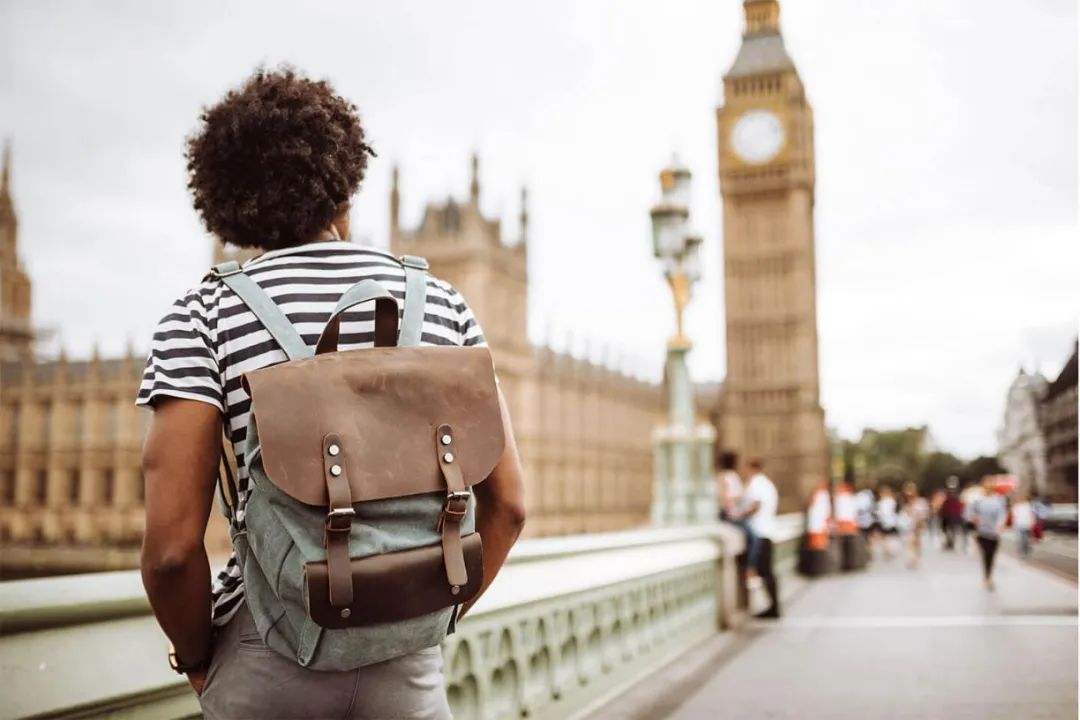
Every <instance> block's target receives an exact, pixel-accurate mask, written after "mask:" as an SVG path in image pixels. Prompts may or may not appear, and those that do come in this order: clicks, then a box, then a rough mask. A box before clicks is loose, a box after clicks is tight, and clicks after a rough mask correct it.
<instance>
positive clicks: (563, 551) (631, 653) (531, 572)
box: [0, 516, 801, 720]
mask: <svg viewBox="0 0 1080 720" xmlns="http://www.w3.org/2000/svg"><path fill="white" fill-rule="evenodd" d="M780 520H781V532H780V536H779V537H778V538H777V540H778V553H777V554H778V557H779V558H783V560H781V562H784V563H785V564H786V565H790V558H792V557H793V549H794V546H795V542H794V541H795V539H796V538H797V537H798V535H799V533H800V530H801V518H799V517H797V516H785V517H783V518H781V519H780ZM741 544H742V538H741V536H740V534H739V533H738V532H736V531H734V530H733V529H732V528H730V527H728V526H717V525H709V526H695V527H684V528H668V529H658V528H649V529H641V530H633V531H624V532H615V533H596V534H590V535H577V536H568V537H559V538H543V539H535V540H525V541H522V542H521V543H519V544H518V546H517V547H515V549H514V552H513V553H512V554H511V557H510V559H509V561H508V563H507V566H506V567H505V568H504V570H503V572H502V573H501V574H500V576H499V578H498V580H497V581H496V582H495V583H493V585H492V587H491V589H490V590H489V591H488V593H487V594H486V595H485V596H484V597H483V598H481V600H480V601H479V602H478V603H477V604H476V606H475V607H474V608H473V610H472V612H471V613H470V614H469V615H468V616H467V617H466V618H464V619H463V620H462V621H461V623H460V624H459V625H458V631H457V632H456V633H455V634H454V635H452V636H450V637H449V638H448V639H447V641H446V643H445V645H444V648H443V655H444V658H445V659H446V679H447V687H448V692H449V695H450V699H451V704H452V706H453V709H454V714H455V717H456V718H458V719H459V720H473V719H478V718H485V719H487V718H492V719H495V718H520V717H522V716H523V715H525V714H527V715H528V717H530V718H559V719H560V720H563V719H566V718H573V717H578V716H581V715H583V714H585V713H587V712H588V711H589V710H590V709H591V708H594V707H596V706H598V705H599V704H601V703H603V702H604V701H605V700H607V699H609V698H611V697H613V696H615V695H617V694H618V693H620V692H621V691H622V690H624V689H625V688H627V687H629V686H630V685H631V684H633V683H634V682H636V681H637V680H638V679H640V678H641V677H643V676H644V675H645V674H646V673H648V672H651V671H652V670H654V669H655V668H656V667H658V666H660V665H662V664H664V663H665V662H668V661H669V660H671V659H674V658H675V657H677V656H678V655H679V654H681V653H683V652H685V651H686V650H688V649H689V648H691V647H693V646H694V645H696V644H697V643H699V642H702V641H703V640H705V639H707V638H709V637H711V636H712V635H713V634H714V633H716V632H718V631H720V630H721V629H723V628H725V627H727V626H730V625H731V624H733V623H734V622H736V621H737V618H738V610H737V609H736V607H735V597H736V587H735V577H736V573H735V564H734V555H735V554H736V553H738V552H739V550H740V549H741ZM0 633H2V635H0V697H3V698H4V701H3V703H2V705H0V717H2V718H31V717H80V718H83V717H139V718H149V719H153V718H180V717H191V716H197V715H198V704H197V702H196V701H195V698H194V696H193V695H192V694H191V692H190V691H189V690H188V688H187V685H186V683H185V682H184V681H183V679H182V678H180V677H178V676H177V675H175V674H174V673H172V672H171V671H170V670H169V669H168V667H167V666H166V664H165V639H164V637H163V636H162V634H161V631H160V630H159V629H158V627H157V624H156V622H155V621H154V618H153V617H152V616H151V615H149V607H148V605H147V603H146V599H145V596H144V594H143V590H142V585H141V582H140V580H139V576H138V573H137V572H133V571H124V572H114V573H98V574H93V575H78V576H68V577H58V578H47V579H39V580H20V581H13V582H6V583H0Z"/></svg>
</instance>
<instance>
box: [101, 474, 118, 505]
mask: <svg viewBox="0 0 1080 720" xmlns="http://www.w3.org/2000/svg"><path fill="white" fill-rule="evenodd" d="M115 495H116V477H115V475H114V473H113V470H112V468H109V469H108V470H106V471H105V472H104V473H102V476H101V501H102V502H103V503H104V504H105V505H112V503H113V498H114V497H115Z"/></svg>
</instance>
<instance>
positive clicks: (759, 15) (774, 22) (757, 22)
mask: <svg viewBox="0 0 1080 720" xmlns="http://www.w3.org/2000/svg"><path fill="white" fill-rule="evenodd" d="M743 12H744V13H745V15H746V29H745V31H744V32H743V36H744V37H745V36H747V35H760V34H764V33H778V32H780V2H779V0H743Z"/></svg>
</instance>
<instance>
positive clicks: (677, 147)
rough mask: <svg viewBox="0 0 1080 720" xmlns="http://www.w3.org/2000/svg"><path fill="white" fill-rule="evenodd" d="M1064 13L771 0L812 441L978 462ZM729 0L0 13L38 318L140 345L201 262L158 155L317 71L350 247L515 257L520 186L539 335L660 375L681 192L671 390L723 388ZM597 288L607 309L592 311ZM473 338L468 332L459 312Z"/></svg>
mask: <svg viewBox="0 0 1080 720" xmlns="http://www.w3.org/2000/svg"><path fill="white" fill-rule="evenodd" d="M1076 13H1077V4H1076V3H1075V2H1074V0H1012V1H1007V0H951V1H950V2H940V0H937V1H934V2H931V1H930V0H919V1H904V2H900V1H898V0H896V1H892V2H885V1H879V2H873V3H869V2H865V1H864V0H797V1H793V0H787V2H784V3H783V4H782V26H783V32H784V36H785V38H786V42H787V45H788V49H789V51H790V53H791V55H792V57H793V58H794V60H795V62H796V64H797V66H798V68H799V71H800V74H801V76H802V78H803V81H804V83H805V85H806V87H807V91H808V93H809V97H810V101H811V103H812V105H813V107H814V112H815V120H816V131H817V137H816V143H817V162H818V167H817V217H816V231H817V254H818V294H819V304H818V311H819V330H820V338H821V373H822V376H821V383H822V397H823V404H824V406H825V410H826V413H827V421H828V423H829V424H830V425H831V426H833V427H835V428H837V429H839V430H840V431H841V432H842V433H843V434H845V435H855V434H857V433H858V432H859V431H860V430H861V428H863V427H866V426H873V427H892V426H901V425H907V424H922V423H928V424H929V425H930V426H931V430H932V432H933V433H934V436H935V437H936V438H937V440H938V441H939V443H940V444H942V445H943V446H945V447H946V448H948V449H950V450H953V451H955V452H958V453H961V454H965V455H971V454H975V453H984V452H992V451H993V450H994V448H995V431H996V428H997V427H998V425H999V423H1000V419H1001V413H1002V410H1003V401H1004V395H1005V390H1006V388H1007V387H1008V385H1009V383H1010V381H1011V380H1012V378H1013V377H1014V376H1015V374H1016V372H1017V368H1018V367H1019V366H1020V364H1021V363H1027V364H1028V365H1029V367H1034V366H1036V365H1037V366H1039V367H1041V368H1043V369H1044V370H1045V371H1046V372H1055V371H1056V370H1057V369H1058V368H1059V367H1060V366H1061V364H1062V363H1063V361H1064V360H1065V357H1066V356H1067V354H1068V352H1069V349H1070V344H1071V342H1072V341H1073V339H1074V337H1075V335H1076V330H1077V318H1078V302H1077V294H1076V291H1075V282H1076V278H1077V270H1078V268H1080V264H1078V260H1080V245H1078V243H1077V237H1078V234H1077V17H1076ZM741 30H742V3H741V2H739V1H738V0H702V1H700V2H682V1H672V2H665V3H657V2H646V1H645V0H633V1H628V0H619V1H618V2H615V1H614V0H611V1H608V2H599V1H592V2H585V3H583V2H576V3H575V2H570V1H569V0H557V1H551V0H549V1H547V2H543V3H535V2H530V3H526V2H507V1H506V0H502V1H501V2H498V1H491V2H469V3H447V2H436V1H431V2H417V1H415V0H414V1H412V2H408V3H397V2H389V1H387V2H365V3H356V2H329V1H324V2H319V3H305V4H303V5H302V6H301V4H299V3H283V2H259V3H255V2H204V1H199V2H192V1H190V0H189V1H187V2H155V3H147V2H134V1H133V2H104V1H93V2H92V1H85V2H83V1H79V2H76V1H75V0H69V1H67V2H49V1H41V0H36V1H33V2H31V1H30V0H22V1H13V0H0V47H2V48H3V51H2V54H0V108H2V109H0V132H3V133H5V134H6V135H8V136H10V137H11V138H12V139H13V141H14V176H13V182H14V193H15V201H16V204H17V209H18V212H19V217H20V221H21V227H20V247H21V250H20V252H21V255H22V258H23V260H24V261H25V263H26V265H27V266H28V268H29V269H30V272H31V273H32V275H33V278H34V313H35V320H36V322H37V324H38V325H40V326H41V327H43V328H50V329H53V330H54V331H55V332H56V333H57V338H58V343H56V344H54V347H58V344H59V342H62V344H63V345H64V347H65V348H66V349H67V350H68V353H69V355H71V356H74V357H78V356H85V355H87V354H89V352H90V349H91V347H92V346H93V344H94V342H95V341H96V342H98V343H99V345H100V347H101V350H102V352H103V353H104V354H115V353H118V352H120V351H122V349H123V348H124V346H125V342H126V341H127V339H129V338H130V339H131V340H132V341H133V342H134V343H135V346H136V347H137V348H139V349H140V351H143V350H145V348H146V346H147V339H148V337H149V334H150V333H151V332H152V329H153V326H154V323H155V321H156V320H157V319H158V318H159V317H160V316H161V315H162V314H164V312H165V310H166V309H167V307H168V305H169V303H170V302H171V300H172V299H173V298H174V297H175V296H176V295H178V294H179V293H181V292H182V291H183V290H184V289H185V288H187V287H189V286H191V285H192V284H194V283H195V282H196V281H197V280H198V278H199V277H200V276H201V275H202V274H203V272H204V271H205V269H206V267H207V265H208V263H209V258H210V240H209V239H208V238H207V236H206V234H205V232H204V231H203V229H202V228H201V226H200V225H199V222H198V219H197V217H196V216H195V214H194V212H193V211H192V210H191V208H190V201H189V198H188V196H187V194H186V190H185V177H184V166H183V160H182V145H183V139H184V137H185V136H186V135H187V134H188V133H189V132H190V131H191V130H192V129H193V127H194V126H195V121H196V118H197V116H198V113H199V109H200V107H201V106H203V105H205V104H207V103H210V102H213V101H214V100H216V99H217V98H218V97H219V96H220V95H221V94H222V93H223V92H224V91H225V90H226V89H227V88H229V87H231V86H233V85H234V84H236V83H238V82H239V81H241V80H242V79H243V78H244V77H245V76H246V75H247V74H248V73H249V72H250V71H251V70H252V69H253V68H254V67H255V66H256V65H257V64H259V63H267V64H271V65H273V64H277V63H279V62H283V61H284V62H290V63H293V64H294V65H296V66H298V67H299V68H301V69H302V70H304V71H306V72H308V73H309V74H311V75H313V76H317V77H325V78H328V79H330V80H331V81H332V82H333V83H334V84H335V85H336V87H337V88H338V90H339V91H340V92H341V93H343V94H344V95H346V96H347V97H349V98H350V99H352V100H353V101H354V102H355V103H356V104H357V105H358V106H359V108H360V110H361V113H362V118H363V120H364V122H365V124H366V126H367V128H368V132H369V134H370V137H371V140H372V144H373V145H374V146H375V148H376V149H377V151H378V153H379V157H378V159H376V160H374V161H373V162H372V163H371V165H370V175H369V177H368V179H367V180H366V181H365V183H364V186H363V187H362V188H361V192H360V195H359V198H358V199H357V202H356V204H355V208H354V212H353V224H354V227H355V231H354V235H355V236H356V237H357V238H358V239H367V240H368V241H369V242H371V243H373V244H375V245H379V246H385V245H386V244H387V243H388V227H389V219H388V192H389V177H390V168H391V166H392V164H393V163H395V162H396V163H398V164H400V166H401V181H402V193H403V195H402V198H403V206H404V217H403V221H404V223H405V224H406V225H407V226H408V225H412V224H414V223H415V222H416V221H417V220H418V219H419V216H420V213H421V210H422V207H423V205H424V203H425V202H427V201H429V200H436V199H440V200H441V199H445V197H446V196H447V195H448V194H453V195H455V196H457V197H459V198H460V197H464V196H465V195H466V194H467V190H468V156H469V154H470V152H472V151H473V150H476V151H478V152H479V153H480V156H481V175H482V178H481V179H482V191H483V198H482V205H483V208H484V209H485V211H487V212H488V213H491V214H497V215H499V216H501V217H502V218H503V220H504V224H503V227H504V234H505V235H506V239H507V240H512V239H514V238H516V236H517V229H516V222H517V221H516V218H517V213H518V193H519V188H520V186H521V185H522V184H527V185H528V187H529V190H530V216H531V227H530V268H529V270H530V276H531V288H530V297H529V300H530V318H529V332H530V336H531V337H532V339H533V340H534V341H535V342H537V343H544V342H547V343H550V344H552V345H554V346H555V347H557V348H564V347H570V349H571V350H572V351H573V352H575V353H576V354H585V353H589V354H591V355H593V356H597V357H599V356H600V355H601V353H603V352H605V350H604V349H605V348H606V355H607V357H609V358H619V360H618V362H619V363H620V364H621V365H622V366H623V367H625V368H627V369H630V370H632V371H633V372H635V373H636V374H640V375H643V376H647V377H650V378H658V377H659V375H660V370H661V363H662V357H663V346H664V340H665V339H666V337H668V336H669V335H670V333H671V330H672V327H673V318H672V312H671V309H670V300H669V296H668V293H667V290H666V288H665V286H664V284H663V282H662V280H661V277H660V273H659V270H658V268H657V267H656V265H655V263H654V261H653V259H652V257H651V250H650V240H649V219H648V218H649V216H648V211H649V207H650V205H651V204H652V203H653V202H654V201H655V199H656V197H657V195H658V183H657V179H656V173H657V171H658V170H659V169H660V168H661V167H662V166H663V164H664V163H665V162H666V161H667V160H668V159H669V158H670V157H671V154H672V153H673V152H677V153H678V154H679V156H680V158H681V159H682V160H683V161H684V163H685V164H687V165H688V166H689V167H690V169H691V170H692V171H693V173H694V183H695V188H694V197H693V202H694V205H693V208H692V214H691V219H692V221H693V223H694V224H695V225H696V227H697V229H698V230H700V231H701V233H702V234H703V235H704V236H705V239H706V263H707V264H706V277H705V279H704V280H703V282H702V284H701V286H700V287H699V288H697V291H696V297H695V299H694V301H693V304H692V307H691V311H690V315H689V319H688V329H689V333H690V335H691V336H692V337H693V338H694V339H695V340H696V347H695V350H694V353H693V356H692V370H693V372H694V375H695V377H696V378H697V379H700V380H706V379H719V378H722V377H723V375H724V352H723V342H724V340H723V336H724V329H723V304H722V267H721V263H720V243H721V241H722V238H721V234H720V203H719V195H718V183H717V178H716V130H715V115H714V110H715V107H716V106H717V104H718V103H719V102H720V101H721V92H720V88H721V76H722V75H723V73H724V71H726V69H727V68H728V66H729V65H730V64H731V62H732V60H733V59H734V56H735V53H736V50H737V48H738V44H739V41H740V34H741ZM611 298H617V299H618V301H617V302H612V301H611V300H610V299H611ZM481 320H482V318H481Z"/></svg>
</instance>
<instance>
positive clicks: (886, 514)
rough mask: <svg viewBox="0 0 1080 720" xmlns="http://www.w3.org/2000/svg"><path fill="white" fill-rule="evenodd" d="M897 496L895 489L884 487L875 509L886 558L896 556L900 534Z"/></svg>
mask: <svg viewBox="0 0 1080 720" xmlns="http://www.w3.org/2000/svg"><path fill="white" fill-rule="evenodd" d="M896 510H897V507H896V496H895V495H894V494H893V489H892V488H891V487H889V486H888V485H884V486H882V488H881V490H880V492H879V493H878V501H877V506H876V507H875V508H874V517H875V518H876V520H877V525H878V528H879V530H880V532H881V536H882V542H881V545H882V548H883V550H884V552H885V557H886V558H891V557H892V556H893V555H895V554H896V547H895V545H896V537H897V534H898V533H899V528H898V526H897V523H898V517H897V513H896Z"/></svg>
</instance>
